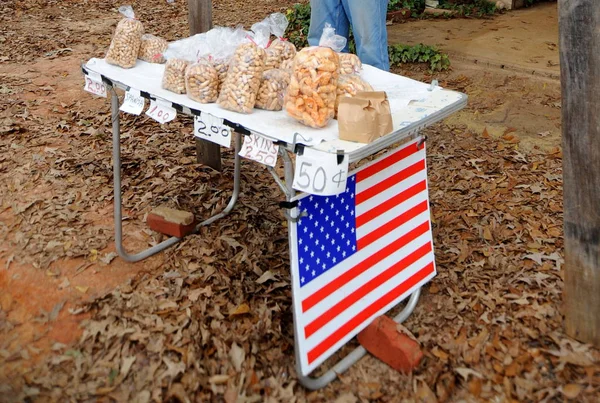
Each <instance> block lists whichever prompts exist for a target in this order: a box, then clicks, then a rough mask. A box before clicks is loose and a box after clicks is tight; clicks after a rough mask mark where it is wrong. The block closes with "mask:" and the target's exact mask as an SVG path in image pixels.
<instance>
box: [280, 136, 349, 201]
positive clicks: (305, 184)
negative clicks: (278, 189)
mask: <svg viewBox="0 0 600 403" xmlns="http://www.w3.org/2000/svg"><path fill="white" fill-rule="evenodd" d="M347 179H348V157H346V156H345V157H344V160H343V161H342V163H341V164H338V160H337V155H336V154H329V153H324V152H319V151H315V150H311V149H309V148H305V149H304V154H302V155H299V156H298V157H296V172H295V174H294V182H293V184H292V186H293V188H294V189H296V190H300V191H302V192H306V193H310V194H314V195H321V196H334V195H337V194H340V193H344V191H345V190H346V181H347Z"/></svg>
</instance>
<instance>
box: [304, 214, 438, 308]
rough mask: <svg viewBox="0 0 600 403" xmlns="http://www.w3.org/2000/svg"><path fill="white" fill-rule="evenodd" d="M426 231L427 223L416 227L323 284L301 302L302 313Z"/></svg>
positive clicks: (427, 228)
mask: <svg viewBox="0 0 600 403" xmlns="http://www.w3.org/2000/svg"><path fill="white" fill-rule="evenodd" d="M427 231H429V221H426V222H424V223H423V224H421V225H419V226H418V227H416V228H414V229H412V230H411V231H409V232H408V233H406V234H404V235H403V236H401V237H400V238H398V239H396V240H395V241H394V242H392V243H390V244H389V245H387V246H386V247H384V248H382V249H380V250H378V251H377V252H376V253H374V254H372V255H371V256H369V257H367V258H366V259H365V260H363V261H362V262H359V263H358V264H357V265H356V266H354V267H352V268H351V269H349V270H348V271H346V272H345V273H342V274H341V275H340V276H338V277H336V278H335V279H334V280H332V281H331V282H329V283H327V284H325V285H324V286H323V287H321V288H319V289H318V290H317V291H315V292H314V293H312V294H311V295H309V296H308V297H306V299H304V300H303V301H302V312H306V311H308V310H309V309H311V308H312V307H314V306H315V305H317V304H318V303H319V302H321V301H323V300H324V299H325V298H327V297H328V296H329V295H331V294H333V293H334V292H335V291H336V290H338V289H340V288H341V287H343V286H344V285H345V284H347V283H349V282H350V281H352V280H353V279H355V278H356V277H358V276H360V275H361V274H362V273H364V272H365V271H367V270H369V269H370V268H371V267H373V266H375V265H376V264H377V263H379V262H380V261H382V260H383V259H385V258H386V257H388V256H390V255H391V254H393V253H394V252H396V251H398V250H399V249H400V248H402V247H404V246H406V245H408V244H409V243H410V242H412V241H413V240H415V239H416V238H418V237H419V236H421V235H423V234H424V233H426V232H427Z"/></svg>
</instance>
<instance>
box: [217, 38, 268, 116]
mask: <svg viewBox="0 0 600 403" xmlns="http://www.w3.org/2000/svg"><path fill="white" fill-rule="evenodd" d="M265 58H266V54H265V50H264V49H263V48H261V47H259V46H257V45H255V44H254V43H245V44H242V45H240V46H238V48H237V49H236V51H235V53H234V55H233V57H232V59H231V64H230V65H229V70H228V72H227V77H226V78H225V82H224V83H223V87H222V88H221V92H220V93H219V99H218V101H217V102H218V104H219V106H221V107H222V108H224V109H227V110H230V111H234V112H240V113H251V112H252V109H254V105H255V103H256V95H257V94H258V90H259V88H260V82H261V79H262V74H263V71H264V67H265Z"/></svg>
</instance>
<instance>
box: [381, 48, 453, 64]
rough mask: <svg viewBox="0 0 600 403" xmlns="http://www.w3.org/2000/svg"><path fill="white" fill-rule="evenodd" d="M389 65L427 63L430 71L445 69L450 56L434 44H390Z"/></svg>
mask: <svg viewBox="0 0 600 403" xmlns="http://www.w3.org/2000/svg"><path fill="white" fill-rule="evenodd" d="M388 51H389V54H390V65H391V66H398V65H400V64H403V63H427V64H429V69H430V70H431V71H442V70H447V69H448V68H449V67H450V58H449V57H448V55H447V54H445V53H442V52H440V51H439V50H438V49H437V48H435V47H434V46H428V45H423V44H422V43H421V44H418V45H413V46H411V45H391V46H389V47H388Z"/></svg>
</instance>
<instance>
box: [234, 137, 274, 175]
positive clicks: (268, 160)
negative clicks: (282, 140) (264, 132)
mask: <svg viewBox="0 0 600 403" xmlns="http://www.w3.org/2000/svg"><path fill="white" fill-rule="evenodd" d="M277 150H278V148H277V146H276V145H275V143H274V142H273V141H271V140H269V139H267V138H264V137H263V136H261V135H260V134H256V133H252V134H251V135H250V136H244V144H242V149H241V150H240V156H242V157H244V158H248V159H251V160H254V161H257V162H260V163H261V164H264V165H268V166H270V167H275V164H276V163H277Z"/></svg>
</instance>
